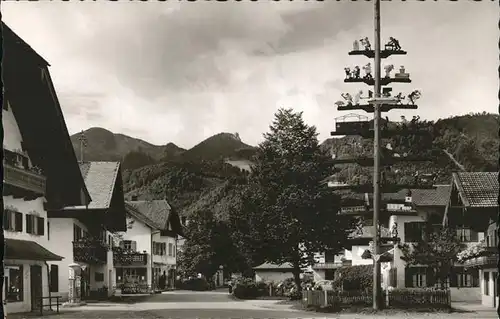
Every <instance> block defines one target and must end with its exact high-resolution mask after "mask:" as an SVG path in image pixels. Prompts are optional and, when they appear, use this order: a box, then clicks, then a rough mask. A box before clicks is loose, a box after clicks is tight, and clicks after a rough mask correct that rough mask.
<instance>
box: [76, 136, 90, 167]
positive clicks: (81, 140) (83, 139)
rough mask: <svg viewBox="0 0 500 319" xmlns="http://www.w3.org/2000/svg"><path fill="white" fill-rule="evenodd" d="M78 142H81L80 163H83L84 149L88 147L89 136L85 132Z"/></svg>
mask: <svg viewBox="0 0 500 319" xmlns="http://www.w3.org/2000/svg"><path fill="white" fill-rule="evenodd" d="M78 140H79V141H80V163H83V149H84V148H85V147H87V145H88V140H87V136H85V133H84V132H83V131H81V133H80V135H79V136H78Z"/></svg>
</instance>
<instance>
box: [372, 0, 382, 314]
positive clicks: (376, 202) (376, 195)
mask: <svg viewBox="0 0 500 319" xmlns="http://www.w3.org/2000/svg"><path fill="white" fill-rule="evenodd" d="M374 4H375V7H374V16H375V19H374V20H375V21H374V22H375V43H374V45H375V61H374V62H375V63H374V64H375V65H374V76H375V86H374V90H373V91H374V92H373V93H374V97H375V99H378V98H380V0H375V1H374ZM373 107H374V117H373V126H374V127H373V128H374V140H373V148H374V154H373V162H374V165H373V166H374V167H373V227H374V228H375V231H374V232H373V234H374V235H373V256H374V259H373V309H375V310H378V309H379V301H380V296H379V295H380V290H381V289H380V262H379V235H380V233H379V212H380V104H379V103H374V104H373Z"/></svg>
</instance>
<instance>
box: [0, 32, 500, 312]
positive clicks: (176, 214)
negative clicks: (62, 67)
mask: <svg viewBox="0 0 500 319" xmlns="http://www.w3.org/2000/svg"><path fill="white" fill-rule="evenodd" d="M2 32H3V36H4V41H5V42H4V53H5V58H4V62H3V65H4V70H3V71H4V81H5V93H4V99H3V108H2V115H3V117H2V121H3V122H2V123H3V127H4V131H5V139H4V145H3V149H4V155H5V156H4V172H5V175H4V194H3V202H4V214H3V225H4V226H3V227H4V236H5V243H6V245H5V246H6V249H5V262H4V264H5V267H4V277H5V283H6V284H5V285H4V289H3V296H4V299H5V309H6V312H7V313H23V312H30V311H39V310H43V308H46V307H48V308H51V307H52V306H53V305H54V304H55V305H57V307H59V306H61V307H62V306H63V305H74V306H78V305H83V304H85V303H86V302H92V301H95V300H110V299H112V298H113V297H123V296H131V295H133V296H140V295H153V294H155V293H161V292H164V291H167V290H173V289H176V288H181V287H182V288H186V287H188V284H187V282H188V283H191V282H192V281H193V280H197V279H199V280H201V279H202V278H203V280H204V282H205V283H206V287H205V288H206V289H213V288H216V287H219V288H220V287H223V286H224V287H225V286H227V285H229V286H230V289H232V287H233V284H234V287H237V286H238V284H241V285H242V286H243V283H241V282H238V280H241V279H240V278H242V277H246V278H247V279H245V280H249V281H251V285H253V286H252V287H257V285H258V284H263V285H264V287H265V289H264V290H265V291H266V293H267V292H268V291H281V292H282V293H283V294H285V293H288V294H289V295H290V294H292V293H293V292H297V291H300V292H302V290H306V289H318V290H319V289H322V290H325V291H326V290H328V291H329V290H334V289H340V290H341V291H343V290H348V285H347V280H348V279H346V278H351V277H353V276H354V277H356V275H353V273H356V272H360V274H361V272H363V274H364V275H359V277H360V278H363V280H364V278H368V277H370V276H371V274H372V270H371V269H372V268H373V264H374V258H375V257H374V256H372V249H373V248H372V246H371V245H372V239H373V234H374V232H375V229H377V231H379V232H380V234H381V238H382V239H384V240H385V242H384V243H383V244H382V246H381V248H382V250H383V252H382V253H381V254H380V255H378V256H377V258H380V262H381V272H380V276H381V278H382V286H383V288H384V289H385V290H386V291H389V290H390V289H395V290H396V291H397V290H398V289H400V290H404V289H410V288H411V289H420V288H421V289H424V288H425V289H427V288H429V289H430V288H432V289H435V290H438V289H442V290H446V291H447V294H449V296H450V298H451V300H460V301H472V302H480V303H482V304H483V305H485V306H487V307H490V308H492V307H496V306H498V303H499V301H498V291H497V269H496V264H497V259H498V252H497V251H496V250H495V248H496V246H497V245H498V240H497V235H496V218H497V217H496V216H497V211H498V192H499V186H498V178H497V177H498V173H497V172H498V169H499V167H498V157H497V155H498V154H497V150H498V148H499V142H498V130H499V116H498V115H495V114H487V113H475V114H467V115H460V116H454V117H450V118H447V119H442V120H439V121H435V122H432V121H420V122H419V123H418V125H420V126H421V127H422V128H424V129H428V130H429V131H432V134H431V136H430V137H428V138H427V139H421V140H418V139H402V138H400V137H394V138H388V139H385V140H384V147H383V149H384V151H386V152H389V151H390V152H389V153H390V154H391V156H392V157H399V156H400V155H399V154H410V155H411V156H431V157H432V159H433V160H432V161H431V162H428V163H425V164H420V163H418V164H416V163H410V164H408V163H398V164H395V165H394V166H393V167H392V169H393V171H394V172H397V173H394V174H393V175H391V176H389V177H388V178H387V179H386V180H384V182H385V183H386V184H387V185H392V184H404V185H411V180H409V179H414V175H412V174H414V173H415V172H419V171H420V172H425V173H427V174H428V175H432V179H431V180H430V182H428V183H427V184H429V185H427V186H428V187H426V188H417V187H413V186H412V187H410V186H409V187H404V188H402V189H397V190H395V191H384V192H383V194H382V203H383V204H382V205H383V208H382V211H383V214H382V215H381V217H380V221H379V222H380V225H379V226H378V228H377V227H375V226H374V224H373V220H372V217H371V214H372V213H373V205H374V204H373V202H374V200H373V195H372V194H371V193H370V192H365V191H353V190H350V189H349V190H347V189H342V187H343V186H345V185H348V186H353V185H354V186H357V185H358V186H361V185H363V184H366V183H369V182H371V178H372V177H371V174H372V171H371V169H370V168H366V167H368V166H365V167H363V166H358V165H354V164H353V163H347V162H346V163H344V164H335V165H332V163H330V162H329V160H330V159H335V160H342V159H348V158H352V157H355V156H356V157H363V156H364V157H367V158H368V157H370V156H372V154H373V146H372V143H371V141H368V140H367V139H363V138H361V137H359V138H358V137H341V138H330V139H327V140H325V141H323V142H322V143H317V142H318V141H314V139H316V137H315V136H316V135H315V133H314V132H313V131H314V128H310V127H307V129H308V130H310V131H309V132H313V133H314V134H313V133H311V136H314V138H311V139H310V140H311V141H313V142H314V143H316V144H315V145H314V146H311V149H314V150H315V152H316V153H317V154H318V155H317V158H316V157H314V159H315V160H317V161H318V162H319V163H320V164H321V165H320V164H318V165H317V166H318V167H320V168H316V167H315V168H314V169H315V170H312V169H311V174H310V175H311V176H312V177H311V179H312V180H313V182H310V180H307V181H303V182H304V183H312V184H314V185H313V186H310V187H309V188H311V189H313V191H314V192H313V191H311V194H312V195H311V194H307V196H306V195H303V197H300V196H302V194H303V193H305V191H303V190H301V191H298V190H296V189H292V190H290V189H285V190H286V191H287V192H289V193H286V195H287V196H288V197H286V199H285V200H283V198H282V197H280V200H283V201H284V202H286V203H285V204H283V206H284V207H286V209H284V208H283V209H281V208H276V210H264V209H262V211H263V212H260V213H261V214H262V215H256V216H259V217H261V219H263V218H268V219H267V220H264V221H261V222H260V223H256V220H257V219H258V218H255V219H251V218H252V216H249V215H250V214H249V212H253V211H256V210H257V211H259V210H260V208H261V207H262V206H259V205H263V204H262V202H265V200H263V198H264V199H267V197H265V196H267V195H269V194H270V193H272V192H273V191H275V190H276V189H279V188H280V187H281V186H283V185H280V183H281V184H286V182H285V180H286V179H285V178H288V181H290V180H292V181H294V183H295V180H298V179H299V178H298V177H297V176H300V175H299V174H296V171H298V172H300V173H303V172H309V171H307V169H310V167H306V168H304V167H302V166H300V164H301V163H302V162H306V161H310V162H312V161H313V160H311V159H310V158H309V157H307V156H309V155H307V156H306V155H304V158H307V159H304V158H302V157H301V158H300V160H297V162H299V164H297V163H296V162H294V163H295V164H296V166H293V167H294V169H296V171H293V172H291V173H290V172H288V171H287V172H285V173H283V175H279V174H281V172H280V167H281V166H279V165H277V164H276V163H275V162H272V160H270V159H274V158H275V157H276V156H275V153H272V154H271V155H269V154H270V152H271V151H269V150H270V149H272V146H269V145H270V144H272V143H271V142H269V141H267V142H269V143H268V144H266V143H264V142H263V144H261V145H254V146H252V145H248V144H246V143H244V142H243V141H242V140H241V138H240V137H239V135H238V134H237V133H220V134H217V135H214V136H212V137H209V138H207V139H206V140H204V141H201V142H200V143H199V144H197V145H195V146H194V147H192V148H190V149H184V148H183V147H181V146H178V145H176V144H174V143H173V142H172V141H168V139H167V138H166V140H167V141H166V142H167V144H165V145H161V146H157V145H152V144H150V143H148V142H146V141H142V140H140V139H137V138H134V137H130V136H126V135H123V134H116V133H113V132H110V131H108V130H106V129H104V128H97V127H94V128H89V129H88V130H86V131H83V132H81V133H77V134H74V135H72V136H70V135H69V132H68V128H67V125H66V122H65V119H64V117H63V115H62V110H61V105H60V102H59V99H58V97H57V94H56V90H55V88H54V86H53V83H52V80H51V77H50V72H49V63H48V62H47V61H45V60H44V59H43V58H42V57H41V56H40V55H38V54H37V53H36V52H35V51H34V50H33V49H32V48H31V47H30V46H29V44H27V43H25V42H24V40H22V39H21V38H20V37H18V36H17V35H16V34H15V33H14V32H13V31H12V30H11V29H10V28H9V27H8V26H7V25H5V24H3V31H2ZM40 70H41V71H40ZM40 72H41V74H42V76H41V77H40V76H39V75H40ZM26 87H29V90H30V91H31V92H30V94H25V93H26V92H25V91H26ZM35 104H37V107H36V108H34V107H33V105H35ZM297 114H299V113H297ZM297 114H296V113H293V112H291V111H289V110H288V111H287V110H280V111H279V112H278V113H277V115H276V117H277V118H278V119H279V118H280V116H281V118H282V119H283V118H285V119H286V120H290V121H292V120H295V121H296V122H294V123H299V124H301V125H302V124H303V122H301V121H302V118H301V115H300V114H299V115H297ZM35 119H43V120H40V121H39V120H35ZM35 121H36V122H35ZM297 125H298V124H297ZM388 125H399V122H394V123H389V124H388ZM277 134H278V133H277ZM297 134H298V133H297ZM298 135H299V134H298ZM300 136H302V135H300ZM283 140H286V139H283ZM47 141H50V143H47ZM288 142H289V144H286V145H288V146H290V145H292V146H294V145H295V144H293V143H294V142H295V141H291V142H290V141H288ZM314 143H313V144H314ZM266 147H267V148H266ZM290 148H292V147H290ZM301 150H302V149H301ZM286 151H289V150H285V151H283V153H282V154H286ZM266 152H267V153H266ZM302 153H305V152H302ZM316 153H315V154H316ZM395 154H396V155H397V156H396V155H395ZM266 156H267V157H266ZM315 156H316V155H315ZM402 156H403V155H402ZM405 156H406V155H404V156H403V157H405ZM283 157H285V155H283ZM311 158H313V156H312V155H311ZM318 158H319V160H318ZM294 160H296V159H295V158H294ZM280 163H281V162H280ZM283 163H285V164H283ZM283 163H281V164H282V165H283V166H284V165H286V163H287V162H286V161H285V160H284V161H283ZM295 164H294V165H295ZM304 166H307V165H304ZM311 166H312V165H311ZM330 168H331V170H330ZM259 169H260V171H259ZM318 171H320V172H321V174H320V173H317V172H318ZM325 171H328V174H327V175H325V174H324V172H325ZM256 172H259V173H260V174H261V175H259V176H257V177H258V178H256V177H255V176H256V175H257V173H256ZM313 173H317V174H316V175H315V174H313ZM287 174H289V175H287ZM294 174H296V175H294ZM388 174H389V173H388ZM290 175H291V176H292V177H290ZM303 175H307V174H303ZM323 175H325V176H323ZM424 175H425V174H424ZM408 176H410V177H408ZM320 177H321V178H320ZM407 179H408V180H407ZM262 180H264V181H268V185H267V186H266V188H264V187H262V189H259V190H258V189H257V188H258V187H259V186H262V185H263V184H265V183H264V182H261V181H262ZM277 180H278V181H281V182H280V183H276V181H277ZM259 182H261V184H259ZM271 182H273V183H274V184H272V183H271ZM290 184H292V182H290ZM312 184H311V185H312ZM325 184H326V185H330V186H331V187H330V188H328V187H326V186H325V187H324V185H325ZM307 185H309V184H307ZM285 186H286V185H285ZM335 187H339V188H338V189H339V191H335ZM249 190H250V191H252V190H254V191H255V192H249ZM284 192H285V191H284ZM301 192H302V193H301ZM334 193H335V194H334ZM297 194H301V195H297ZM318 194H320V195H321V196H324V197H321V196H320V195H318ZM252 196H255V197H252ZM259 196H260V197H259ZM318 198H320V199H321V201H320V202H319V203H317V202H316V201H315V200H317V199H318ZM325 203H326V204H328V205H326V204H325ZM252 205H253V206H252ZM301 205H303V206H301ZM325 205H326V206H331V207H329V208H328V210H325V211H324V212H322V213H323V214H324V215H320V213H317V212H316V210H318V211H320V210H322V208H318V207H321V206H325ZM275 206H279V205H277V204H276V205H275ZM297 207H299V208H300V209H297V211H301V212H304V211H307V209H309V208H310V207H313V208H311V210H314V209H315V211H314V212H315V213H317V214H318V216H320V217H324V216H327V214H330V216H334V217H330V219H329V220H328V221H325V220H323V219H322V220H321V221H320V222H318V220H314V216H313V218H311V216H312V215H311V214H303V215H301V216H302V218H303V219H301V220H300V221H299V218H298V217H290V219H286V220H285V219H284V218H281V217H282V216H292V213H289V212H288V211H293V213H297V211H296V210H294V209H296V208H297ZM306 208H307V209H306ZM252 209H253V210H252ZM278 214H281V215H279V216H280V218H281V219H273V217H275V215H278ZM287 214H288V215H287ZM297 214H299V213H297ZM304 216H305V217H304ZM334 218H337V219H334ZM337 221H338V223H337ZM301 223H302V224H301ZM321 223H324V225H320V226H324V229H326V231H324V234H322V235H321V236H319V235H318V238H320V239H318V243H316V242H314V240H310V243H308V244H310V245H311V247H314V249H316V250H315V256H314V258H312V257H310V256H306V257H302V256H294V257H293V258H295V257H296V259H297V260H295V261H294V262H295V263H294V262H292V259H293V258H291V257H289V256H288V255H284V254H286V252H283V251H285V249H284V248H283V247H285V246H284V245H283V246H278V245H279V244H280V243H281V242H287V240H290V241H289V242H293V241H292V240H291V239H290V238H289V237H287V236H288V234H289V233H292V234H295V233H300V234H303V233H304V231H303V230H304V229H305V230H306V232H307V231H309V230H313V231H310V233H315V232H319V231H318V229H320V228H321V227H319V226H318V224H321ZM242 225H243V226H245V227H243V226H242ZM290 225H291V226H290ZM337 226H338V227H337ZM204 227H205V228H204ZM264 227H267V228H266V229H263V228H264ZM287 227H289V228H287ZM315 227H316V228H315ZM337 228H338V229H337ZM289 229H290V231H289ZM297 229H299V231H297ZM273 232H275V233H273ZM329 232H330V233H329ZM447 232H451V233H453V238H454V239H456V240H457V241H458V243H457V246H456V247H459V248H460V249H459V251H457V252H454V257H449V256H445V257H449V258H448V260H447V261H449V262H450V263H451V264H450V265H449V268H448V269H447V271H448V272H447V273H446V275H445V276H441V274H439V272H440V271H442V269H441V268H442V267H443V265H442V264H441V263H442V262H443V261H442V260H445V259H446V258H443V259H442V260H438V261H436V260H429V262H428V263H426V264H423V263H422V260H421V259H418V258H417V257H415V255H412V254H411V253H410V252H408V251H409V250H411V249H409V248H408V247H409V245H413V246H412V247H417V246H418V245H421V247H424V245H428V246H425V247H427V248H428V249H431V248H430V247H432V243H434V244H435V243H436V242H437V241H438V239H436V238H437V236H438V235H436V234H439V233H447ZM262 234H267V235H268V236H269V238H270V241H269V242H270V243H274V245H275V246H272V244H271V245H269V246H263V247H264V248H261V249H260V251H259V250H257V249H255V247H257V246H258V245H257V244H255V243H259V244H263V245H264V243H260V242H259V240H261V239H260V237H259V235H262ZM346 234H347V235H346ZM285 235H286V236H285ZM280 236H281V237H280ZM303 236H304V238H306V239H308V240H309V239H311V238H313V236H312V235H309V234H307V235H303ZM433 236H434V237H433ZM285 237H286V238H285ZM290 237H292V235H290ZM329 237H332V238H333V239H330V240H331V241H330V242H329ZM301 238H302V237H301ZM314 238H315V237H314ZM430 238H434V239H430ZM271 240H272V241H271ZM433 240H434V241H433ZM439 240H441V239H439ZM304 241H305V240H304ZM332 242H335V244H331V243H332ZM252 244H255V245H253V246H252ZM300 245H305V244H304V243H302V242H301V243H300ZM329 245H333V246H334V247H333V248H332V249H331V250H329V248H330V246H329ZM296 246H299V245H296ZM296 248H297V247H296ZM434 248H435V247H434ZM311 249H312V248H311ZM414 249H416V248H414ZM266 250H268V251H272V253H275V254H276V256H278V257H276V258H275V260H279V261H281V262H277V261H276V262H271V261H270V259H271V258H270V257H269V253H267V252H263V251H266ZM291 251H293V253H295V252H296V251H295V250H291ZM297 251H300V248H297ZM309 252H310V251H309ZM309 255H310V254H309ZM450 256H451V255H450ZM195 257H196V258H195ZM455 257H456V258H455ZM204 258H205V259H204ZM210 258H212V259H210ZM207 259H210V260H207ZM438 264H439V266H438ZM370 267H372V268H370ZM439 267H441V268H439ZM438 268H439V269H438ZM353 269H355V271H354V270H353ZM339 274H342V276H344V277H343V278H344V279H342V280H343V281H342V280H341V279H339V278H341V277H339ZM349 274H350V275H349ZM366 274H368V276H366ZM349 276H351V277H349ZM351 279H352V278H351ZM361 281H362V280H358V281H356V280H353V282H355V283H356V285H358V286H356V289H357V290H363V289H368V286H370V284H367V283H365V282H361ZM236 282H238V284H236ZM344 284H345V286H343V285H344ZM336 285H337V286H336ZM338 285H340V288H339V286H338ZM284 286H290V287H292V286H293V288H290V287H288V288H287V289H288V290H287V291H286V292H284V291H285V288H284ZM205 288H204V289H205ZM330 288H331V289H330ZM235 289H236V288H235ZM255 289H257V288H255ZM273 289H274V290H273ZM353 290H354V288H353ZM365 294H366V293H365ZM301 296H302V295H300V296H299V299H300V298H301ZM326 298H327V297H325V300H326Z"/></svg>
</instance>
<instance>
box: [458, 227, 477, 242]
mask: <svg viewBox="0 0 500 319" xmlns="http://www.w3.org/2000/svg"><path fill="white" fill-rule="evenodd" d="M457 237H458V238H459V239H460V241H462V242H476V241H478V235H477V232H476V231H474V230H472V229H469V228H458V229H457Z"/></svg>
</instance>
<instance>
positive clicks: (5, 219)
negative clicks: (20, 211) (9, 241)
mask: <svg viewBox="0 0 500 319" xmlns="http://www.w3.org/2000/svg"><path fill="white" fill-rule="evenodd" d="M9 226H10V211H8V210H4V211H3V229H5V230H9Z"/></svg>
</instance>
